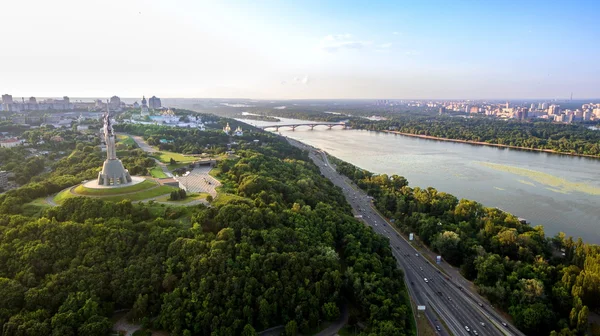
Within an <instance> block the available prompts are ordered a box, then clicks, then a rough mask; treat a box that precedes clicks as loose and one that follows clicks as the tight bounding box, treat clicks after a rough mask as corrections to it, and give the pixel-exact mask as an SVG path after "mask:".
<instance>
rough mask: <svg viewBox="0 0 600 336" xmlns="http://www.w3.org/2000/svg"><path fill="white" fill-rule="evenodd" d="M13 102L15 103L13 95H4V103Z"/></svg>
mask: <svg viewBox="0 0 600 336" xmlns="http://www.w3.org/2000/svg"><path fill="white" fill-rule="evenodd" d="M12 103H13V98H12V96H11V95H9V94H3V95H2V104H12Z"/></svg>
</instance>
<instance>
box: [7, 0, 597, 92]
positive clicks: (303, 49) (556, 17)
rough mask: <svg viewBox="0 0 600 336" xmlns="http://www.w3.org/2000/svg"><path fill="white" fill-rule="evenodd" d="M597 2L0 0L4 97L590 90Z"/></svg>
mask: <svg viewBox="0 0 600 336" xmlns="http://www.w3.org/2000/svg"><path fill="white" fill-rule="evenodd" d="M598 13H600V1H577V0H574V1H562V0H553V1H547V0H546V1H527V0H522V1H512V0H504V1H496V0H486V1H476V0H468V1H451V0H444V1H427V0H421V1H418V0H415V1H402V0H390V1H388V0H383V1H352V0H345V1H314V0H302V1H272V0H254V1H203V0H169V1H159V0H85V1H81V0H53V1H47V0H3V1H2V8H1V9H0V31H2V32H3V34H2V39H1V42H0V93H9V94H12V95H13V96H15V97H21V96H25V97H29V96H36V97H62V96H64V95H67V96H70V97H109V96H112V95H118V96H121V97H141V96H142V95H145V96H146V97H148V96H152V95H156V96H158V97H161V98H175V97H178V98H252V99H327V98H337V99H343V98H349V99H351V98H355V99H435V98H438V99H505V98H512V99H518V98H545V99H555V98H556V99H562V98H568V97H569V95H570V94H571V92H572V93H573V98H574V99H575V98H598V97H600V43H599V42H600V24H598Z"/></svg>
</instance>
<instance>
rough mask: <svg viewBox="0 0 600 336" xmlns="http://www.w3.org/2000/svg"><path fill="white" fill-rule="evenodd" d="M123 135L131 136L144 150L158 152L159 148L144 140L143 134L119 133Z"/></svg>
mask: <svg viewBox="0 0 600 336" xmlns="http://www.w3.org/2000/svg"><path fill="white" fill-rule="evenodd" d="M119 134H122V135H127V136H130V137H131V138H132V139H133V141H135V143H136V144H137V145H138V147H140V148H141V149H142V150H143V151H144V152H148V153H155V152H157V150H156V149H155V148H154V147H152V146H150V145H149V144H148V143H147V142H146V140H144V138H142V137H141V136H138V135H131V134H127V133H119Z"/></svg>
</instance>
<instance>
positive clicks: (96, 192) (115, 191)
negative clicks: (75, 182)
mask: <svg viewBox="0 0 600 336" xmlns="http://www.w3.org/2000/svg"><path fill="white" fill-rule="evenodd" d="M157 185H158V183H156V182H155V181H152V180H145V181H144V182H142V183H138V184H134V185H132V186H128V187H123V188H106V189H91V188H86V187H84V186H83V185H79V186H77V187H76V188H75V190H74V192H75V193H76V194H79V195H82V196H110V195H119V194H124V193H132V192H137V191H142V190H146V189H150V188H153V187H156V186H157Z"/></svg>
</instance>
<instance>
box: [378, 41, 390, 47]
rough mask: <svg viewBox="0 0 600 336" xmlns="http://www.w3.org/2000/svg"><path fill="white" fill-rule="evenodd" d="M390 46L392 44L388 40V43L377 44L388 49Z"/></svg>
mask: <svg viewBox="0 0 600 336" xmlns="http://www.w3.org/2000/svg"><path fill="white" fill-rule="evenodd" d="M391 46H392V44H391V43H389V42H388V43H383V44H380V45H379V48H382V49H388V48H389V47H391Z"/></svg>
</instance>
